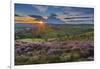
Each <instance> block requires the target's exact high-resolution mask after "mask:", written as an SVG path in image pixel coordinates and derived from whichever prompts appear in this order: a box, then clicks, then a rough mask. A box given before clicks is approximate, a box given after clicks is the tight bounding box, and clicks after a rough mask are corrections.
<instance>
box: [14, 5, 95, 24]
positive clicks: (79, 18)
mask: <svg viewBox="0 0 100 69" xmlns="http://www.w3.org/2000/svg"><path fill="white" fill-rule="evenodd" d="M15 14H17V15H20V16H24V17H28V16H29V15H37V16H41V17H43V18H44V19H45V23H51V22H53V23H65V24H93V22H94V9H93V8H82V7H68V6H48V5H33V4H15Z"/></svg>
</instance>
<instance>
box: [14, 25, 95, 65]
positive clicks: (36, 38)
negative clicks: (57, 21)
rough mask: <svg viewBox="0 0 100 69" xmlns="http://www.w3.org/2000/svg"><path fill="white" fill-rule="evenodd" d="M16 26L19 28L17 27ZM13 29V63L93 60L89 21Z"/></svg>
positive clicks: (91, 29) (92, 33) (91, 34)
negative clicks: (78, 23) (42, 27)
mask: <svg viewBox="0 0 100 69" xmlns="http://www.w3.org/2000/svg"><path fill="white" fill-rule="evenodd" d="M17 29H20V28H17ZM21 29H22V30H21V31H16V32H15V33H16V34H15V64H16V65H26V64H43V63H58V62H75V61H92V60H94V44H93V43H94V32H93V31H94V30H93V25H48V26H47V28H46V30H45V31H39V30H33V29H25V28H24V29H23V28H21Z"/></svg>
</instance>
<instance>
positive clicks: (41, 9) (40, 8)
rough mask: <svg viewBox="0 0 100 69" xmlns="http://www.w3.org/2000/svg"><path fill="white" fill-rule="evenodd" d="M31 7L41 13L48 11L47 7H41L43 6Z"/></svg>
mask: <svg viewBox="0 0 100 69" xmlns="http://www.w3.org/2000/svg"><path fill="white" fill-rule="evenodd" d="M32 6H33V7H35V8H37V9H38V10H39V11H40V12H42V13H45V12H46V10H47V9H48V6H43V5H32Z"/></svg>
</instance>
